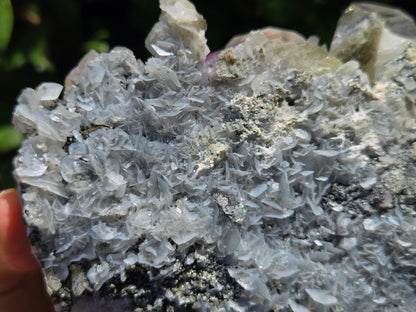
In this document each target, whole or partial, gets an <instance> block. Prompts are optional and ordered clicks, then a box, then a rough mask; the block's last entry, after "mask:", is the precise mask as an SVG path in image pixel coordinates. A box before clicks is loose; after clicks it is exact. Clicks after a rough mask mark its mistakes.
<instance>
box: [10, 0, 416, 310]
mask: <svg viewBox="0 0 416 312" xmlns="http://www.w3.org/2000/svg"><path fill="white" fill-rule="evenodd" d="M160 7H161V10H162V13H161V17H160V20H159V22H158V23H157V24H156V25H155V26H154V27H153V29H152V30H151V32H150V34H149V36H148V38H147V40H146V47H147V48H148V50H149V51H150V52H151V53H152V55H153V56H152V57H151V58H149V59H148V60H147V61H146V62H145V63H143V62H142V61H141V60H138V59H136V58H135V56H134V55H133V53H132V52H131V51H130V50H128V49H126V48H115V49H113V50H112V51H110V52H109V53H102V54H98V53H95V52H90V53H88V54H87V55H86V56H85V57H84V58H83V59H82V60H81V62H80V63H79V65H78V66H77V67H76V68H75V69H74V70H73V71H72V72H71V73H70V74H69V75H68V77H67V79H66V81H65V84H64V86H62V85H59V84H56V83H43V84H41V85H40V86H38V87H37V88H36V89H30V88H28V89H25V90H23V92H22V93H21V95H20V97H19V98H18V105H17V106H16V109H15V112H14V119H13V120H14V124H15V126H16V128H17V129H18V130H20V131H21V132H23V133H25V134H26V140H25V141H24V142H23V144H22V147H21V148H20V150H19V153H18V155H17V157H16V159H15V176H16V179H17V181H18V183H19V185H20V190H21V197H22V201H23V203H24V217H25V219H26V222H27V223H28V225H29V226H30V228H31V232H30V238H31V240H32V244H33V246H34V250H35V252H36V253H37V255H38V257H39V258H40V260H41V263H42V266H43V268H44V270H45V276H46V281H47V286H48V291H49V292H50V294H51V295H52V297H53V298H54V301H55V303H56V308H57V310H58V311H136V312H138V311H293V312H307V311H414V309H415V306H416V293H415V292H416V209H415V205H416V166H415V165H416V108H415V102H416V81H415V78H416V39H415V38H416V26H415V23H414V22H413V20H412V19H411V18H410V17H409V16H408V15H406V14H405V13H403V12H401V11H399V10H396V9H393V8H388V7H383V6H377V5H373V4H366V3H358V4H352V5H351V6H350V7H349V8H348V9H347V10H346V12H345V13H344V16H343V17H342V18H341V19H340V22H339V24H338V27H337V30H336V33H335V35H334V40H333V42H332V44H331V47H330V49H329V51H328V50H327V49H326V48H325V47H321V46H319V45H318V44H317V40H316V39H315V38H310V39H306V38H304V37H303V36H301V35H299V34H297V33H295V32H290V31H287V30H282V29H278V28H266V29H262V30H258V31H253V32H250V33H249V34H247V35H243V36H239V37H236V38H234V39H233V40H232V41H231V43H230V44H229V45H228V46H227V47H226V48H225V49H224V50H221V51H217V52H214V53H211V54H209V49H208V47H207V44H206V39H205V29H206V24H205V21H204V19H203V18H202V17H201V16H200V15H199V14H198V13H197V12H196V10H195V8H194V6H193V5H192V4H191V3H189V2H188V1H186V0H176V1H175V0H161V2H160ZM91 309H92V310H91Z"/></svg>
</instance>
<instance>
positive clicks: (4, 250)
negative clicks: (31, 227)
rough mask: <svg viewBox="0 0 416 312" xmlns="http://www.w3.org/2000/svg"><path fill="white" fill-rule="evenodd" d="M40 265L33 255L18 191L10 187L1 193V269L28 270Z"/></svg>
mask: <svg viewBox="0 0 416 312" xmlns="http://www.w3.org/2000/svg"><path fill="white" fill-rule="evenodd" d="M38 267H39V262H38V261H37V259H36V257H35V256H34V255H33V253H32V250H31V247H30V242H29V239H28V238H27V232H26V227H25V226H24V224H23V220H22V206H21V204H20V201H19V197H18V193H17V191H16V190H14V189H9V190H6V191H3V192H1V193H0V271H1V270H2V268H3V269H7V270H9V271H16V272H27V271H31V270H34V269H36V268H38Z"/></svg>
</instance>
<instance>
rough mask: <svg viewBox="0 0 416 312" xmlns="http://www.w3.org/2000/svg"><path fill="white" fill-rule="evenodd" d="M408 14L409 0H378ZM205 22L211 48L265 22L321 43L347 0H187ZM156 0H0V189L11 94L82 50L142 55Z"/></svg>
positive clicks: (10, 148)
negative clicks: (123, 48)
mask: <svg viewBox="0 0 416 312" xmlns="http://www.w3.org/2000/svg"><path fill="white" fill-rule="evenodd" d="M378 2H381V3H386V4H390V5H394V6H397V7H401V8H403V9H404V10H406V11H408V12H409V13H411V14H413V15H414V14H415V11H412V10H414V8H413V2H414V0H381V1H378ZM193 3H194V4H195V5H196V7H197V9H198V11H199V12H200V13H201V14H203V16H204V17H205V19H206V20H207V24H208V31H207V38H208V45H209V46H210V48H211V50H218V49H221V47H222V46H224V45H225V44H226V43H227V41H228V40H229V39H230V38H231V37H232V36H233V35H236V34H240V33H244V32H248V31H250V30H252V29H257V28H262V27H265V26H269V25H272V26H279V27H283V28H288V29H294V30H297V31H298V32H300V33H302V34H304V35H306V36H311V35H318V36H319V37H320V38H321V43H323V44H324V43H326V44H328V43H329V42H330V40H331V37H332V34H333V32H334V29H335V26H336V22H337V20H338V18H339V16H340V14H341V13H342V11H343V9H345V8H346V7H347V6H348V4H349V3H350V1H348V0H337V1H333V0H244V1H242V0H210V1H206V0H194V1H193ZM158 16H159V8H158V0H120V1H113V0H12V1H10V0H0V106H1V114H0V158H1V160H0V189H4V188H6V187H13V186H14V180H13V178H12V175H11V172H12V165H11V163H12V159H13V157H14V155H15V154H16V147H17V146H19V144H20V143H21V140H22V136H21V135H20V134H18V133H17V132H16V131H14V130H13V129H12V126H11V125H10V120H11V114H12V111H13V107H14V105H15V102H16V97H17V96H18V95H19V93H20V91H21V90H22V89H23V88H25V87H31V88H34V87H36V86H37V85H38V84H40V83H41V82H44V81H53V82H60V83H62V82H63V80H64V78H65V75H66V74H67V73H68V71H69V70H70V69H71V68H72V67H74V66H75V65H76V64H77V62H78V61H79V59H80V58H81V57H82V55H83V54H85V53H86V52H87V51H88V50H90V49H95V50H97V51H99V52H105V51H108V50H109V49H110V48H112V47H114V46H126V47H129V48H130V49H131V50H132V51H133V52H134V53H135V54H136V56H137V57H138V58H141V59H142V60H145V59H147V57H148V56H149V53H148V52H147V51H146V50H145V48H144V39H145V37H146V35H147V33H148V32H149V31H150V29H151V27H152V25H153V24H154V23H155V22H156V21H157V19H158Z"/></svg>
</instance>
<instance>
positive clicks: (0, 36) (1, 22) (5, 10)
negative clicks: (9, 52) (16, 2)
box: [0, 0, 13, 52]
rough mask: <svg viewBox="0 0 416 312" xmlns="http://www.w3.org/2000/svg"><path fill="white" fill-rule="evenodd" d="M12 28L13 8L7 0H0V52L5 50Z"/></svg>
mask: <svg viewBox="0 0 416 312" xmlns="http://www.w3.org/2000/svg"><path fill="white" fill-rule="evenodd" d="M12 29H13V9H12V5H11V4H10V1H9V0H0V52H2V51H3V50H6V48H7V45H8V44H9V40H10V36H11V35H12Z"/></svg>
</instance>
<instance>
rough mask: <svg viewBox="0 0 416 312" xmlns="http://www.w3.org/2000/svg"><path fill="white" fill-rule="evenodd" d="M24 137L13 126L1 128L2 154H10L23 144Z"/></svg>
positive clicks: (0, 150) (0, 148)
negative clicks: (9, 152)
mask: <svg viewBox="0 0 416 312" xmlns="http://www.w3.org/2000/svg"><path fill="white" fill-rule="evenodd" d="M23 137H24V135H23V134H21V133H20V132H19V131H17V130H15V129H14V128H13V126H11V125H7V126H3V127H0V152H8V151H11V150H14V149H15V148H17V147H18V146H19V145H20V143H22V140H23Z"/></svg>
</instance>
